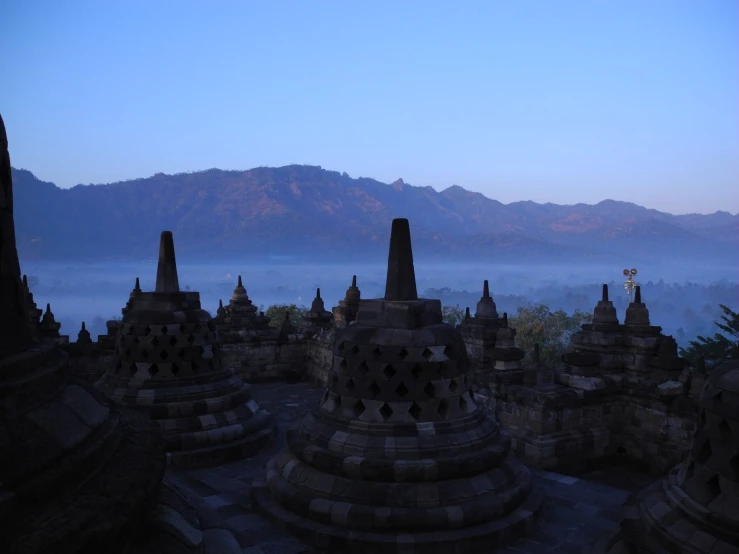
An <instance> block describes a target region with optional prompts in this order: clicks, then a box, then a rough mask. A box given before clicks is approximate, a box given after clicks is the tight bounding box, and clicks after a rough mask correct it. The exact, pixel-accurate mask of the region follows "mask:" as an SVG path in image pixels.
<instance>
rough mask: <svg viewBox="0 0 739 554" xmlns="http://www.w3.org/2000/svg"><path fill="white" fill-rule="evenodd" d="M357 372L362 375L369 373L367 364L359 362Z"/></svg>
mask: <svg viewBox="0 0 739 554" xmlns="http://www.w3.org/2000/svg"><path fill="white" fill-rule="evenodd" d="M357 370H358V371H359V373H361V374H362V375H367V372H368V371H369V366H368V365H367V362H365V361H364V360H362V361H361V362H359V365H358V366H357Z"/></svg>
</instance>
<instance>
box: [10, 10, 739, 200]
mask: <svg viewBox="0 0 739 554" xmlns="http://www.w3.org/2000/svg"><path fill="white" fill-rule="evenodd" d="M0 19H2V21H3V23H2V32H0V110H2V115H3V118H4V119H5V123H6V126H7V128H8V133H9V139H10V143H11V159H12V162H13V165H14V166H15V167H22V168H25V169H29V170H31V171H32V172H34V173H35V174H36V175H37V176H38V177H39V178H41V179H43V180H46V181H52V182H55V183H57V184H58V185H60V186H64V187H67V186H73V185H75V184H78V183H106V182H111V181H119V180H126V179H131V178H136V177H146V176H150V175H153V174H154V173H157V172H164V173H177V172H182V171H196V170H200V169H207V168H211V167H218V168H221V169H249V168H251V167H255V166H260V165H268V166H280V165H286V164H290V163H306V164H311V165H321V166H323V167H324V168H326V169H334V170H337V171H346V172H348V173H349V174H350V175H351V176H352V177H359V176H364V177H374V178H376V179H379V180H381V181H384V182H391V181H393V180H395V179H397V178H399V177H402V178H403V179H404V180H405V181H406V182H407V183H410V184H413V185H424V186H425V185H431V186H433V187H435V188H437V189H439V190H440V189H443V188H446V187H447V186H449V185H452V184H458V185H461V186H463V187H465V188H468V189H471V190H476V191H480V192H482V193H483V194H485V195H487V196H489V197H491V198H495V199H497V200H500V201H502V202H506V203H508V202H512V201H517V200H534V201H537V202H555V203H560V204H573V203H577V202H586V203H595V202H598V201H600V200H603V199H605V198H613V199H617V200H629V201H633V202H636V203H639V204H642V205H645V206H648V207H652V208H657V209H660V210H664V211H669V212H672V213H688V212H699V213H710V212H713V211H715V210H719V209H721V210H727V211H730V212H732V213H736V212H738V211H739V31H738V29H739V2H737V0H633V1H616V0H612V1H606V0H580V1H569V0H538V1H528V0H481V1H479V2H475V1H471V0H469V1H466V0H459V1H452V0H448V1H447V0H445V1H432V0H401V1H399V0H395V1H387V2H386V1H382V0H370V1H366V2H351V1H346V0H343V1H338V0H337V1H328V0H324V1H322V0H295V1H292V2H289V1H280V0H270V1H259V2H257V1H252V0H240V1H233V2H228V1H225V0H221V1H219V0H213V1H210V2H208V1H203V0H198V1H185V0H176V1H175V0H171V1H164V0H147V1H141V0H125V1H123V0H121V1H113V0H94V1H89V2H81V1H75V0H64V1H60V0H52V1H44V2H41V1H35V0H25V1H23V2H8V3H5V5H4V6H3V7H2V8H0Z"/></svg>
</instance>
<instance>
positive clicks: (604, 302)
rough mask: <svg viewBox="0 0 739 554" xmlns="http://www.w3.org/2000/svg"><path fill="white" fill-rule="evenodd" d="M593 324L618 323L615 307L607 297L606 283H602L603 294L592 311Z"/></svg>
mask: <svg viewBox="0 0 739 554" xmlns="http://www.w3.org/2000/svg"><path fill="white" fill-rule="evenodd" d="M593 323H594V324H595V325H618V315H617V314H616V307H615V306H614V305H613V302H611V301H610V300H609V299H608V285H606V284H605V283H604V284H603V295H602V297H601V299H600V301H599V302H598V304H596V306H595V310H594V311H593Z"/></svg>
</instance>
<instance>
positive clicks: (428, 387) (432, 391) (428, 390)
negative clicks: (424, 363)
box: [423, 381, 436, 398]
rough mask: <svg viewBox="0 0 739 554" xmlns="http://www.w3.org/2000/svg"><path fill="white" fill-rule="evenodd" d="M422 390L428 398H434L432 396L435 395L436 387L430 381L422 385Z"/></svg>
mask: <svg viewBox="0 0 739 554" xmlns="http://www.w3.org/2000/svg"><path fill="white" fill-rule="evenodd" d="M423 392H425V393H426V396H428V397H429V398H434V396H436V387H435V386H434V384H433V383H432V382H431V381H429V382H428V383H426V386H425V387H423Z"/></svg>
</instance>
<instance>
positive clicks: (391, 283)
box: [385, 218, 418, 301]
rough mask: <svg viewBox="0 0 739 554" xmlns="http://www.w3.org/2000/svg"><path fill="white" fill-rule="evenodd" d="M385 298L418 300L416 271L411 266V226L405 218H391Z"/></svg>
mask: <svg viewBox="0 0 739 554" xmlns="http://www.w3.org/2000/svg"><path fill="white" fill-rule="evenodd" d="M385 300H396V301H405V300H418V292H417V290H416V272H415V269H414V268H413V248H412V246H411V228H410V224H409V223H408V220H407V219H404V218H403V219H393V225H392V229H391V231H390V252H389V254H388V258H387V281H386V282H385Z"/></svg>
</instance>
